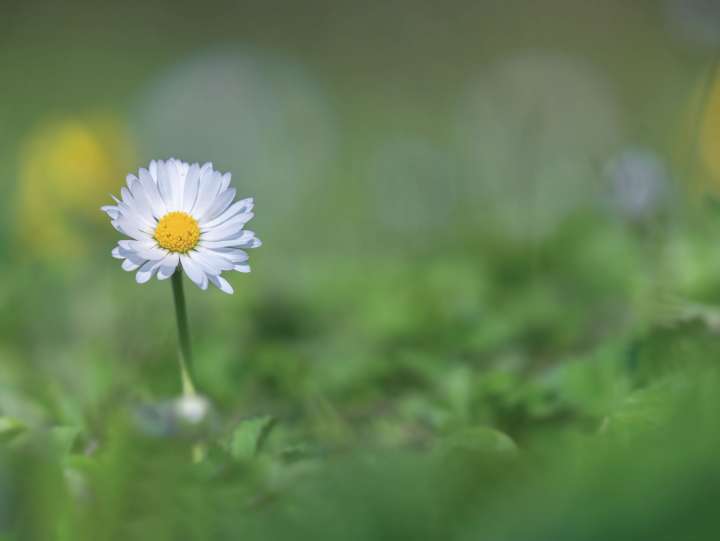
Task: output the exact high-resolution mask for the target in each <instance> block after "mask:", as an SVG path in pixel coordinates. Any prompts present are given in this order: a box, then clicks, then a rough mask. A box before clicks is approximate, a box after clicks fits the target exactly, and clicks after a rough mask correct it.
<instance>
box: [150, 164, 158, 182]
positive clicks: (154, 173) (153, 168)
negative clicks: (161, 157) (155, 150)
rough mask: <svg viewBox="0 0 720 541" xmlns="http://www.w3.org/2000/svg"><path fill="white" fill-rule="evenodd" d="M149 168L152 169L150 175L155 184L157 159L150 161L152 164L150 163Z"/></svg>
mask: <svg viewBox="0 0 720 541" xmlns="http://www.w3.org/2000/svg"><path fill="white" fill-rule="evenodd" d="M148 170H149V171H150V176H151V177H152V179H153V181H154V182H155V184H157V178H158V177H157V162H156V161H155V160H152V161H151V162H150V165H148Z"/></svg>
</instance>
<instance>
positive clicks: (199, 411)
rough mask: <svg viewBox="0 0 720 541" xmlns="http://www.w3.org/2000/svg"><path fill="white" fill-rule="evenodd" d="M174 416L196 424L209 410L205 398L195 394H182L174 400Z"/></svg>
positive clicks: (208, 403)
mask: <svg viewBox="0 0 720 541" xmlns="http://www.w3.org/2000/svg"><path fill="white" fill-rule="evenodd" d="M174 411H175V416H176V417H177V418H178V419H180V420H183V421H185V422H187V423H190V424H198V423H199V422H201V421H202V420H203V419H205V417H206V416H207V414H208V412H209V411H210V402H208V400H207V398H205V397H203V396H199V395H197V394H189V395H184V396H181V397H180V398H178V399H177V400H176V401H175V407H174Z"/></svg>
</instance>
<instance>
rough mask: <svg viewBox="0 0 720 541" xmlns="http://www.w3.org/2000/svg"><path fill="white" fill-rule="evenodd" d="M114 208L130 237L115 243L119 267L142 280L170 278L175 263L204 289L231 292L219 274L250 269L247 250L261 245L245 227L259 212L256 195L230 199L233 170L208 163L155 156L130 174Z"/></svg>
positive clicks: (113, 213)
mask: <svg viewBox="0 0 720 541" xmlns="http://www.w3.org/2000/svg"><path fill="white" fill-rule="evenodd" d="M120 193H121V197H122V198H121V199H117V198H115V197H113V198H114V199H115V202H116V203H117V204H116V205H108V206H105V207H102V210H103V211H105V212H106V213H107V215H108V216H109V217H110V219H111V222H112V225H113V226H114V227H115V229H117V230H118V231H119V232H120V233H122V234H124V235H127V236H128V237H131V238H130V239H127V240H121V241H120V242H118V246H117V247H115V249H113V251H112V254H113V256H114V257H115V258H117V259H122V260H123V263H122V268H123V269H124V270H126V271H137V274H136V280H137V282H138V283H145V282H147V281H148V280H150V278H152V277H153V276H154V275H155V274H157V277H158V279H159V280H165V279H167V278H170V276H172V274H173V273H174V272H175V270H176V268H177V267H178V266H181V267H182V270H184V271H185V274H187V276H188V278H190V280H192V282H194V283H195V284H196V285H197V286H198V287H199V288H201V289H206V288H207V286H208V282H210V283H212V284H213V285H215V286H216V287H217V288H218V289H220V290H221V291H223V292H224V293H232V292H233V289H232V287H231V286H230V284H229V283H228V282H227V280H225V279H224V278H223V277H222V276H220V274H221V273H222V272H224V271H233V270H234V271H238V272H250V266H249V264H248V254H247V252H246V251H245V249H247V248H256V247H258V246H260V244H261V242H260V239H258V238H257V237H256V236H255V233H253V232H252V231H249V230H246V229H245V224H246V223H247V222H248V221H249V220H250V219H251V218H252V217H253V216H254V215H253V212H252V209H253V199H252V198H248V199H241V200H240V201H237V202H235V203H233V201H234V199H235V188H232V187H230V173H225V174H221V173H219V172H218V171H215V170H214V169H213V166H212V164H211V163H206V164H204V165H202V166H201V165H198V164H197V163H194V164H192V165H190V164H188V163H185V162H182V161H179V160H175V159H169V160H167V161H162V160H159V161H152V162H150V166H149V168H148V169H144V168H143V169H140V171H139V173H138V176H135V175H128V176H127V187H123V188H122V189H121V191H120Z"/></svg>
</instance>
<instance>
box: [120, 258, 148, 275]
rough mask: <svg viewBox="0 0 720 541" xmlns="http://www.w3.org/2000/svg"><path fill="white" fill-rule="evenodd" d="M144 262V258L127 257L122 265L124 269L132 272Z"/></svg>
mask: <svg viewBox="0 0 720 541" xmlns="http://www.w3.org/2000/svg"><path fill="white" fill-rule="evenodd" d="M144 263H145V260H144V259H130V258H128V259H125V260H124V261H123V262H122V265H121V267H122V270H124V271H128V272H132V271H134V270H137V269H139V268H140V266H141V265H142V264H144Z"/></svg>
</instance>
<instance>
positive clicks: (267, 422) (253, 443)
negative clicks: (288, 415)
mask: <svg viewBox="0 0 720 541" xmlns="http://www.w3.org/2000/svg"><path fill="white" fill-rule="evenodd" d="M274 424H275V419H274V418H272V417H269V416H263V417H256V418H254V419H248V420H247V421H243V422H241V423H240V424H239V425H238V426H237V427H236V428H235V430H233V433H232V436H231V438H230V454H231V455H232V457H233V458H234V459H235V460H249V459H251V458H252V457H254V456H255V455H256V454H257V453H258V452H259V451H260V448H261V447H262V444H263V441H264V440H265V438H266V437H267V435H268V434H269V433H270V430H272V427H273V425H274Z"/></svg>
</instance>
